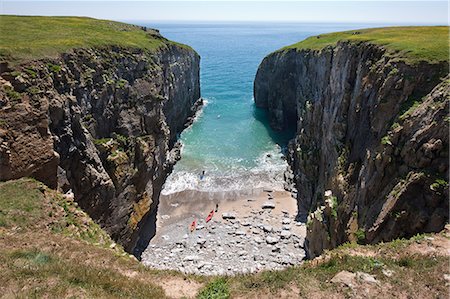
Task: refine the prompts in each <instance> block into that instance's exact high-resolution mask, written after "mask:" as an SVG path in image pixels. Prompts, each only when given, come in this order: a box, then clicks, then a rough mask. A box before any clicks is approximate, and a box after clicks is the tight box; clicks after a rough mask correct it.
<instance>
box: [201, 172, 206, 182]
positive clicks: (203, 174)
mask: <svg viewBox="0 0 450 299" xmlns="http://www.w3.org/2000/svg"><path fill="white" fill-rule="evenodd" d="M204 178H205V171H204V170H203V171H202V174H201V175H200V181H203V179H204Z"/></svg>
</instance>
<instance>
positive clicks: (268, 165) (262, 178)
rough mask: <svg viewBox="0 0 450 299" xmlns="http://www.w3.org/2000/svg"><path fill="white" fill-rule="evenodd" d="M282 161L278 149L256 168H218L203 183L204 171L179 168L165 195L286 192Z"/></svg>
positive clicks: (261, 158) (166, 184) (164, 191)
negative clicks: (183, 193)
mask: <svg viewBox="0 0 450 299" xmlns="http://www.w3.org/2000/svg"><path fill="white" fill-rule="evenodd" d="M281 157H282V155H281V153H280V148H279V147H278V146H274V148H273V149H272V150H271V151H268V152H265V153H262V154H261V155H260V157H258V159H257V160H256V166H255V167H251V168H245V167H243V166H242V165H240V163H235V164H234V163H231V164H229V168H228V169H227V170H220V169H217V168H214V169H210V170H207V171H206V176H205V177H204V178H203V179H200V173H201V170H198V169H193V170H186V169H178V168H177V167H176V166H175V169H174V171H173V173H172V174H171V175H170V176H169V177H168V178H167V181H166V183H165V184H164V188H163V190H162V194H163V195H169V194H172V193H177V192H181V191H185V190H196V191H204V192H223V191H246V190H251V189H258V188H272V189H274V190H283V186H284V172H285V171H286V168H287V163H286V161H284V160H283V159H281ZM235 162H236V161H235Z"/></svg>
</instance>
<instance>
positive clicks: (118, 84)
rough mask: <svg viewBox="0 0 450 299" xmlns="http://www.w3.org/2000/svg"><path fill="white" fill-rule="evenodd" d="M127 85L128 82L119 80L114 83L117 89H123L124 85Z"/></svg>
mask: <svg viewBox="0 0 450 299" xmlns="http://www.w3.org/2000/svg"><path fill="white" fill-rule="evenodd" d="M127 84H128V81H127V80H125V79H120V80H119V81H117V83H116V88H118V89H123V88H124V87H125V86H126V85H127Z"/></svg>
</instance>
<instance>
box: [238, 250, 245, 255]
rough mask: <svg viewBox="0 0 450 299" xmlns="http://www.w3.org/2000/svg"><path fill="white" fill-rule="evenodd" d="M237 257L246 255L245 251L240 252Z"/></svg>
mask: <svg viewBox="0 0 450 299" xmlns="http://www.w3.org/2000/svg"><path fill="white" fill-rule="evenodd" d="M238 254H239V256H243V255H247V251H245V250H241V251H239V252H238Z"/></svg>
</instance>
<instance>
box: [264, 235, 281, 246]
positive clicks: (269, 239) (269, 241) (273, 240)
mask: <svg viewBox="0 0 450 299" xmlns="http://www.w3.org/2000/svg"><path fill="white" fill-rule="evenodd" d="M279 241H280V240H279V239H278V238H277V237H272V236H267V238H266V243H267V244H276V243H278V242H279Z"/></svg>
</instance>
